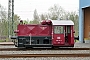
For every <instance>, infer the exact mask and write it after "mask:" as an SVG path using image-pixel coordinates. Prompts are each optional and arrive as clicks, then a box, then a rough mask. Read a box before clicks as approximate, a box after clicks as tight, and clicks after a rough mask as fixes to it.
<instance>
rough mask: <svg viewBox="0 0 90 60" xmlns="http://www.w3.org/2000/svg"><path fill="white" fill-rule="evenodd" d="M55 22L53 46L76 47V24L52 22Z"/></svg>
mask: <svg viewBox="0 0 90 60" xmlns="http://www.w3.org/2000/svg"><path fill="white" fill-rule="evenodd" d="M52 22H53V36H52V44H53V46H65V47H66V46H70V47H73V46H74V33H73V32H74V30H73V25H74V23H73V22H72V21H71V20H61V21H56V20H54V21H52Z"/></svg>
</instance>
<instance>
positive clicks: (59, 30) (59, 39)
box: [52, 26, 65, 45]
mask: <svg viewBox="0 0 90 60" xmlns="http://www.w3.org/2000/svg"><path fill="white" fill-rule="evenodd" d="M64 31H65V30H64V26H53V42H52V44H53V45H62V44H64V43H65V34H64Z"/></svg>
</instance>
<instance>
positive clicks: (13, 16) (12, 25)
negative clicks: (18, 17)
mask: <svg viewBox="0 0 90 60" xmlns="http://www.w3.org/2000/svg"><path fill="white" fill-rule="evenodd" d="M13 32H14V0H12V35H13Z"/></svg>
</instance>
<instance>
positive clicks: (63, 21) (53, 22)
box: [51, 20, 74, 25]
mask: <svg viewBox="0 0 90 60" xmlns="http://www.w3.org/2000/svg"><path fill="white" fill-rule="evenodd" d="M51 21H52V24H53V25H74V23H73V21H72V20H51Z"/></svg>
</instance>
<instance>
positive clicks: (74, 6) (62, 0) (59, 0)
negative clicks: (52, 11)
mask: <svg viewBox="0 0 90 60" xmlns="http://www.w3.org/2000/svg"><path fill="white" fill-rule="evenodd" d="M0 4H1V5H2V6H4V7H5V8H6V10H7V9H8V0H0ZM54 4H58V5H60V6H61V7H62V8H63V9H65V10H66V11H78V9H79V0H14V12H15V14H18V15H19V16H20V17H21V19H22V20H27V19H29V20H30V19H33V11H34V10H35V9H37V12H38V14H41V13H45V12H47V11H48V9H49V8H50V7H51V6H53V5H54Z"/></svg>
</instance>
